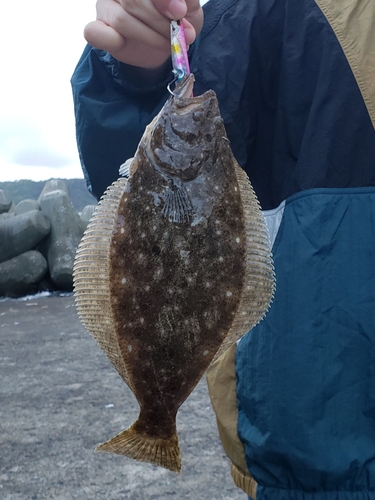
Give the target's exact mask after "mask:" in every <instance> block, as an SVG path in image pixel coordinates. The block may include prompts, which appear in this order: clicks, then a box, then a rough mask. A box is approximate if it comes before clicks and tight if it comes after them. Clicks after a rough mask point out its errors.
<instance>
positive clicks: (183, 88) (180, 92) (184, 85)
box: [171, 73, 195, 99]
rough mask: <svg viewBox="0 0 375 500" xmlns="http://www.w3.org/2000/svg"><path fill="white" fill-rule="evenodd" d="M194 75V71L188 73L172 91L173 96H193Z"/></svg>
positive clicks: (179, 97)
mask: <svg viewBox="0 0 375 500" xmlns="http://www.w3.org/2000/svg"><path fill="white" fill-rule="evenodd" d="M194 81H195V78H194V75H193V73H190V74H189V75H186V76H185V77H184V78H183V79H182V80H181V82H179V83H178V84H177V85H176V88H175V89H174V91H173V92H171V93H172V96H173V97H176V98H177V99H184V98H186V97H191V96H192V95H193V88H194Z"/></svg>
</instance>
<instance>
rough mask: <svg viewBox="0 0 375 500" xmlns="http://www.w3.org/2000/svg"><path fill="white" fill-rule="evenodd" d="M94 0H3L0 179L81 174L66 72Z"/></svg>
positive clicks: (92, 11)
mask: <svg viewBox="0 0 375 500" xmlns="http://www.w3.org/2000/svg"><path fill="white" fill-rule="evenodd" d="M94 18H95V0H65V2H62V3H61V4H56V3H55V2H51V1H47V0H34V1H32V2H31V1H30V0H18V1H17V2H15V1H11V0H8V1H4V2H3V4H2V8H1V19H2V23H1V24H2V26H1V30H0V46H1V47H2V50H3V56H2V69H1V79H0V181H5V180H10V181H13V180H18V179H33V180H45V179H48V178H50V177H62V178H72V177H82V173H81V169H80V166H79V160H78V155H77V150H76V144H75V131H74V116H73V105H72V97H71V89H70V82H69V80H70V76H71V74H72V72H73V70H74V67H75V65H76V63H77V61H78V59H79V56H80V54H81V52H82V50H83V48H84V46H85V41H84V39H83V35H82V32H83V28H84V26H85V24H86V23H87V22H89V21H90V20H92V19H94Z"/></svg>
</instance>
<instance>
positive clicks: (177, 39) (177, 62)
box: [171, 21, 190, 83]
mask: <svg viewBox="0 0 375 500" xmlns="http://www.w3.org/2000/svg"><path fill="white" fill-rule="evenodd" d="M171 53H172V66H173V73H174V75H175V77H176V79H175V82H176V83H179V82H180V81H181V80H182V79H183V78H184V76H187V75H189V74H190V68H189V59H188V55H187V47H186V40H185V31H184V25H183V23H182V22H181V21H171Z"/></svg>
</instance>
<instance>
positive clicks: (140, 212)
mask: <svg viewBox="0 0 375 500" xmlns="http://www.w3.org/2000/svg"><path fill="white" fill-rule="evenodd" d="M187 82H188V84H189V85H190V87H191V83H192V82H193V76H192V75H191V76H190V77H188V79H187ZM183 85H184V86H185V87H184V89H186V88H187V86H189V85H187V83H186V81H184V82H183ZM184 89H183V91H182V90H181V91H180V94H185V95H191V90H188V91H187V92H185V90H184ZM177 91H178V89H177ZM102 226H105V227H106V229H105V231H107V232H106V233H105V234H104V233H101V227H102ZM250 226H251V227H250ZM98 234H99V235H100V236H98ZM106 235H107V236H106ZM98 239H102V240H106V242H104V243H102V245H103V251H102V254H100V255H99V254H98V252H99V253H100V251H99V250H96V249H95V243H93V242H95V241H97V240H98ZM99 247H100V244H99ZM90 273H91V274H90ZM74 274H75V292H76V297H77V307H78V311H79V313H80V314H81V316H82V319H83V321H84V323H85V324H86V326H87V328H88V329H89V331H91V333H93V335H94V337H95V338H96V339H97V340H98V342H99V344H100V345H101V347H102V348H103V350H104V351H105V352H106V354H107V356H108V357H109V359H110V360H111V361H112V363H113V364H114V365H115V367H116V368H117V370H118V371H119V373H120V375H121V376H122V377H123V379H124V380H125V381H126V383H127V384H128V385H129V387H130V388H131V390H132V391H133V393H134V395H135V396H136V398H137V401H138V403H139V406H140V415H139V418H138V420H137V421H136V422H135V423H134V424H133V425H132V426H131V427H130V428H129V429H127V430H125V431H123V432H122V433H120V434H118V435H117V436H115V437H114V438H113V439H111V440H110V441H107V442H106V443H104V444H103V445H101V446H99V448H98V449H99V450H102V451H109V452H114V453H119V454H123V455H126V456H130V457H132V458H135V459H137V460H141V461H149V462H151V463H155V464H157V465H161V466H163V467H166V468H169V469H171V470H174V471H179V470H180V469H181V459H180V454H179V447H178V439H177V433H176V414H177V410H178V408H179V407H180V406H181V404H182V403H183V402H184V401H185V400H186V398H187V397H188V396H189V394H190V393H191V391H192V390H193V389H194V387H195V386H196V384H197V383H198V381H199V380H200V378H201V377H202V375H203V374H204V372H205V370H206V369H207V367H208V366H209V364H210V363H211V361H212V360H213V358H214V357H215V355H216V356H217V355H218V352H219V351H222V350H224V349H225V348H226V347H227V346H228V345H230V344H231V343H232V342H234V341H236V340H237V339H238V338H239V337H240V336H242V335H243V334H244V333H246V331H247V330H248V329H249V328H251V327H252V326H253V325H254V324H256V323H257V322H258V321H259V320H260V319H261V317H262V316H263V314H264V312H265V310H266V309H267V307H268V305H269V302H270V300H271V297H272V294H273V288H274V280H273V267H272V260H271V256H270V250H269V244H268V236H267V231H266V228H265V223H264V220H263V218H262V214H261V211H260V209H259V205H258V203H257V200H256V197H255V195H254V193H253V191H252V189H251V186H250V183H249V181H248V180H247V178H246V174H245V173H244V172H243V171H242V170H241V169H240V167H239V166H238V165H237V163H236V162H235V160H234V157H233V155H232V152H231V149H230V144H229V141H228V139H227V138H226V133H225V129H224V125H223V121H222V118H221V116H220V112H219V108H218V102H217V99H216V95H215V93H214V92H213V91H208V92H206V93H205V94H203V95H202V96H199V97H194V98H191V97H184V96H181V95H180V96H175V97H171V98H170V99H169V100H168V101H167V103H166V104H165V106H164V108H163V110H162V111H161V112H160V113H159V115H158V116H157V117H156V118H155V119H154V121H153V122H152V123H151V124H150V125H149V126H148V127H147V129H146V131H145V134H144V136H143V138H142V140H141V142H140V144H139V146H138V149H137V152H136V155H135V157H134V159H133V161H132V163H131V165H130V175H129V179H128V180H125V179H121V180H119V181H117V183H115V184H114V185H113V186H112V188H111V189H110V190H109V192H108V193H107V194H105V195H104V196H103V199H102V202H101V204H100V205H99V207H98V210H97V213H96V214H94V216H93V221H92V223H90V224H89V226H88V230H87V231H86V233H85V235H84V238H83V240H82V243H81V245H80V249H79V251H78V253H77V259H76V266H75V272H74ZM94 275H95V276H97V277H96V278H95V276H94ZM98 276H99V277H98ZM100 276H102V278H100ZM88 277H89V279H88ZM90 279H91V281H90ZM92 279H94V281H95V279H96V280H97V284H98V286H99V292H96V291H94V292H89V291H88V288H90V287H91V288H92V286H93V283H92ZM90 294H91V295H90ZM101 294H103V296H104V295H105V299H104V303H103V302H101V300H102V299H101ZM250 302H252V305H251V306H250ZM100 308H105V309H106V312H105V313H103V314H104V316H103V317H104V319H103V317H101V318H99V320H98V321H95V319H94V316H95V314H96V312H95V311H97V310H98V309H100ZM95 323H97V324H96V326H95ZM104 323H106V324H104ZM98 324H99V326H98ZM100 325H102V326H100ZM93 330H94V331H93Z"/></svg>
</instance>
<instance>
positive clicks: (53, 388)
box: [0, 296, 246, 500]
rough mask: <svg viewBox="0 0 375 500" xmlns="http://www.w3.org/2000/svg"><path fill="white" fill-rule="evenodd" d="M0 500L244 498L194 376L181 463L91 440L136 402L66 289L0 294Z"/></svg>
mask: <svg viewBox="0 0 375 500" xmlns="http://www.w3.org/2000/svg"><path fill="white" fill-rule="evenodd" d="M0 373H1V376H0V402H1V404H0V499H1V500H25V499H27V500H29V499H30V500H34V499H35V500H52V499H53V500H55V499H56V500H70V499H80V500H86V499H87V500H101V499H103V500H122V499H129V500H147V499H173V498H176V499H189V500H196V499H199V500H221V499H222V500H224V499H225V500H245V499H246V495H245V494H244V493H242V492H241V491H240V490H238V489H237V488H236V487H235V485H234V483H233V482H232V479H231V477H230V472H229V462H228V459H227V458H226V456H225V454H224V451H223V449H222V447H221V444H220V441H219V438H218V433H217V429H216V425H215V417H214V414H213V411H212V409H211V406H210V402H209V397H208V393H207V388H206V382H205V380H204V379H203V380H201V382H200V383H199V384H198V386H197V388H196V389H195V390H194V392H193V393H192V395H191V396H190V397H189V398H188V400H187V401H186V402H185V403H184V405H183V406H182V408H181V409H180V411H179V414H178V420H177V428H178V434H179V440H180V446H181V453H182V467H183V468H182V472H181V474H179V475H177V474H174V473H172V472H169V471H167V470H164V469H162V468H158V467H155V466H153V465H150V464H143V463H138V462H135V461H133V460H131V459H127V458H125V457H120V456H117V455H111V454H107V453H94V451H93V449H94V448H95V446H96V445H97V444H99V443H101V442H103V441H105V440H106V439H108V438H110V437H112V436H114V435H115V434H117V433H118V432H120V431H121V430H123V429H124V428H126V427H127V426H128V425H130V424H131V423H133V421H134V420H135V419H136V417H137V414H138V411H137V408H138V407H137V402H136V400H135V398H134V396H133V394H132V393H131V392H130V390H129V389H128V387H127V386H126V385H125V384H124V383H123V382H122V380H121V379H120V377H119V376H118V375H117V372H116V371H115V370H114V368H112V366H111V365H110V363H109V361H108V360H107V358H106V357H105V355H104V354H103V353H102V352H101V350H100V349H99V347H98V346H97V345H96V343H95V342H94V340H92V338H91V337H90V335H89V334H88V333H87V332H86V331H85V329H84V327H83V326H82V325H81V324H80V322H79V320H78V318H77V315H76V311H75V307H74V299H73V297H72V296H66V297H38V296H36V297H33V298H31V299H30V300H25V301H15V300H5V301H1V302H0Z"/></svg>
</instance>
